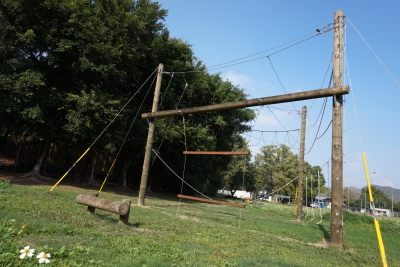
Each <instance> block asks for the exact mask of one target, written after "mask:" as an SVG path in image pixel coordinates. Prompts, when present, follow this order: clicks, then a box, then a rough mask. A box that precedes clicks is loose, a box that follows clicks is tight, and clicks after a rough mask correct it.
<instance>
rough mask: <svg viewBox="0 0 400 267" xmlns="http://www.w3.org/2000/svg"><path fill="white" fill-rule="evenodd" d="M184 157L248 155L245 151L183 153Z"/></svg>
mask: <svg viewBox="0 0 400 267" xmlns="http://www.w3.org/2000/svg"><path fill="white" fill-rule="evenodd" d="M183 154H184V155H226V156H227V155H248V154H249V152H247V151H183Z"/></svg>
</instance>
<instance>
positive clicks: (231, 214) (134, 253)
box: [0, 178, 400, 267]
mask: <svg viewBox="0 0 400 267" xmlns="http://www.w3.org/2000/svg"><path fill="white" fill-rule="evenodd" d="M21 179H22V178H21ZM49 189H50V186H49V185H18V184H12V186H7V185H5V183H2V185H0V215H1V216H0V267H1V266H38V265H39V263H38V261H37V259H36V257H35V256H34V258H29V259H27V257H26V258H25V259H24V260H20V259H19V255H20V253H19V251H20V250H21V249H22V248H24V247H25V246H27V245H30V247H31V248H34V249H36V252H35V255H36V254H38V253H39V252H42V251H44V252H46V253H50V254H51V258H50V260H51V261H50V265H52V266H318V267H320V266H381V265H382V264H381V259H380V254H379V249H378V245H377V240H376V235H375V231H374V228H373V224H372V221H371V218H370V217H368V216H366V215H359V214H347V213H346V216H345V223H344V225H345V226H344V233H345V235H344V249H343V250H339V249H335V248H332V247H330V246H329V244H328V243H327V242H326V239H329V221H328V220H329V214H326V215H324V217H323V220H322V223H320V224H316V223H317V222H318V221H320V215H319V213H318V211H316V212H315V214H314V216H315V218H314V220H312V221H310V219H311V218H312V214H311V212H309V215H308V217H307V218H305V219H304V220H303V222H301V223H299V222H296V216H295V215H294V214H293V207H292V206H285V205H280V204H274V203H258V204H249V205H247V206H246V208H245V209H240V208H234V207H229V206H222V205H215V204H207V203H200V202H194V201H186V200H185V201H184V200H182V202H181V203H180V202H179V199H178V198H176V197H174V196H165V195H158V194H153V195H151V196H152V197H154V198H147V199H146V207H138V206H137V205H136V203H137V193H136V192H133V191H124V192H122V193H121V192H120V193H119V194H116V193H113V192H111V191H108V190H110V188H106V189H105V192H102V193H101V194H100V196H99V197H102V198H107V199H111V200H118V201H121V200H122V199H125V198H128V199H131V200H132V203H133V204H132V207H131V212H130V219H129V225H123V224H119V223H118V215H117V214H113V213H110V212H106V211H101V210H99V209H97V210H96V214H94V215H91V214H89V213H88V212H86V206H83V205H80V204H77V203H76V201H75V199H76V197H77V195H78V194H80V193H84V194H90V193H94V192H95V190H94V189H93V190H91V189H83V188H79V187H68V188H66V187H62V186H60V187H57V188H56V189H55V190H54V191H53V192H52V193H51V194H48V191H49ZM305 213H306V211H305ZM380 223H381V225H382V235H383V241H384V245H385V249H386V256H387V261H388V265H389V266H400V253H398V248H399V247H400V230H399V229H400V227H399V221H398V220H395V219H386V218H382V221H381V222H380ZM24 224H26V225H27V228H24V229H21V227H22V226H23V225H24Z"/></svg>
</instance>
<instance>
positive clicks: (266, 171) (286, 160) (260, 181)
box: [254, 144, 327, 202]
mask: <svg viewBox="0 0 400 267" xmlns="http://www.w3.org/2000/svg"><path fill="white" fill-rule="evenodd" d="M254 165H255V181H256V189H257V191H260V190H265V189H266V190H267V192H268V193H269V194H271V193H273V192H275V193H276V191H277V190H278V189H279V192H278V193H279V194H280V195H287V196H294V195H295V193H296V187H297V185H298V181H297V179H295V178H296V177H297V176H298V165H299V162H298V156H297V155H296V154H294V153H293V152H291V151H290V148H289V147H288V146H286V145H284V144H281V145H280V146H277V145H267V146H264V147H262V148H261V153H259V154H257V155H256V157H255V161H254ZM321 171H322V170H321V168H320V167H319V166H311V165H310V164H309V163H308V162H305V163H304V179H303V180H304V184H306V179H305V177H306V176H307V178H308V179H307V184H306V185H307V189H308V190H307V196H306V195H305V194H306V190H305V186H303V187H304V189H303V194H304V198H303V199H304V202H305V199H306V198H307V199H309V200H310V199H311V196H312V197H315V196H316V195H317V194H318V190H320V191H321V192H325V191H326V190H327V189H326V187H325V186H324V185H325V179H324V176H323V174H322V173H321ZM318 175H319V185H320V187H319V188H318ZM292 180H293V181H292ZM291 181H292V182H291ZM285 185H287V186H285ZM311 185H312V187H313V188H312V191H311Z"/></svg>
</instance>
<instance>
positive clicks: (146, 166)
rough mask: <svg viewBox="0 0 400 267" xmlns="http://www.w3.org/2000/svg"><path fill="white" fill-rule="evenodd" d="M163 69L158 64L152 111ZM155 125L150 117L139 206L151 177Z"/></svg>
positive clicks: (157, 97) (156, 105)
mask: <svg viewBox="0 0 400 267" xmlns="http://www.w3.org/2000/svg"><path fill="white" fill-rule="evenodd" d="M163 69H164V66H163V64H161V63H160V64H159V65H158V74H157V82H156V88H155V91H154V98H153V107H152V109H151V112H157V110H158V100H159V98H160V88H161V80H162V72H163ZM154 127H155V126H154V119H150V120H149V132H148V134H147V143H146V152H145V154H144V161H143V170H142V179H141V181H140V189H139V199H138V205H139V206H143V205H144V199H145V196H146V189H147V179H148V177H149V166H150V156H151V149H152V147H153V137H154Z"/></svg>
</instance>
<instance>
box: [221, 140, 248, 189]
mask: <svg viewBox="0 0 400 267" xmlns="http://www.w3.org/2000/svg"><path fill="white" fill-rule="evenodd" d="M232 139H233V143H234V146H233V151H249V148H248V147H247V143H246V140H245V139H244V138H243V137H242V136H240V135H236V136H233V137H232ZM229 160H230V162H229V163H228V165H227V166H226V168H225V169H224V170H223V171H222V177H223V179H224V187H225V188H228V189H229V190H230V192H231V196H233V195H234V194H235V192H236V191H237V190H238V189H241V190H249V191H250V192H251V191H252V188H251V184H252V181H251V180H252V178H253V177H252V176H251V175H249V174H251V169H250V167H249V166H250V160H251V154H250V155H248V156H232V157H231V158H230V159H229ZM246 174H247V175H246ZM246 185H247V186H246Z"/></svg>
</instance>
